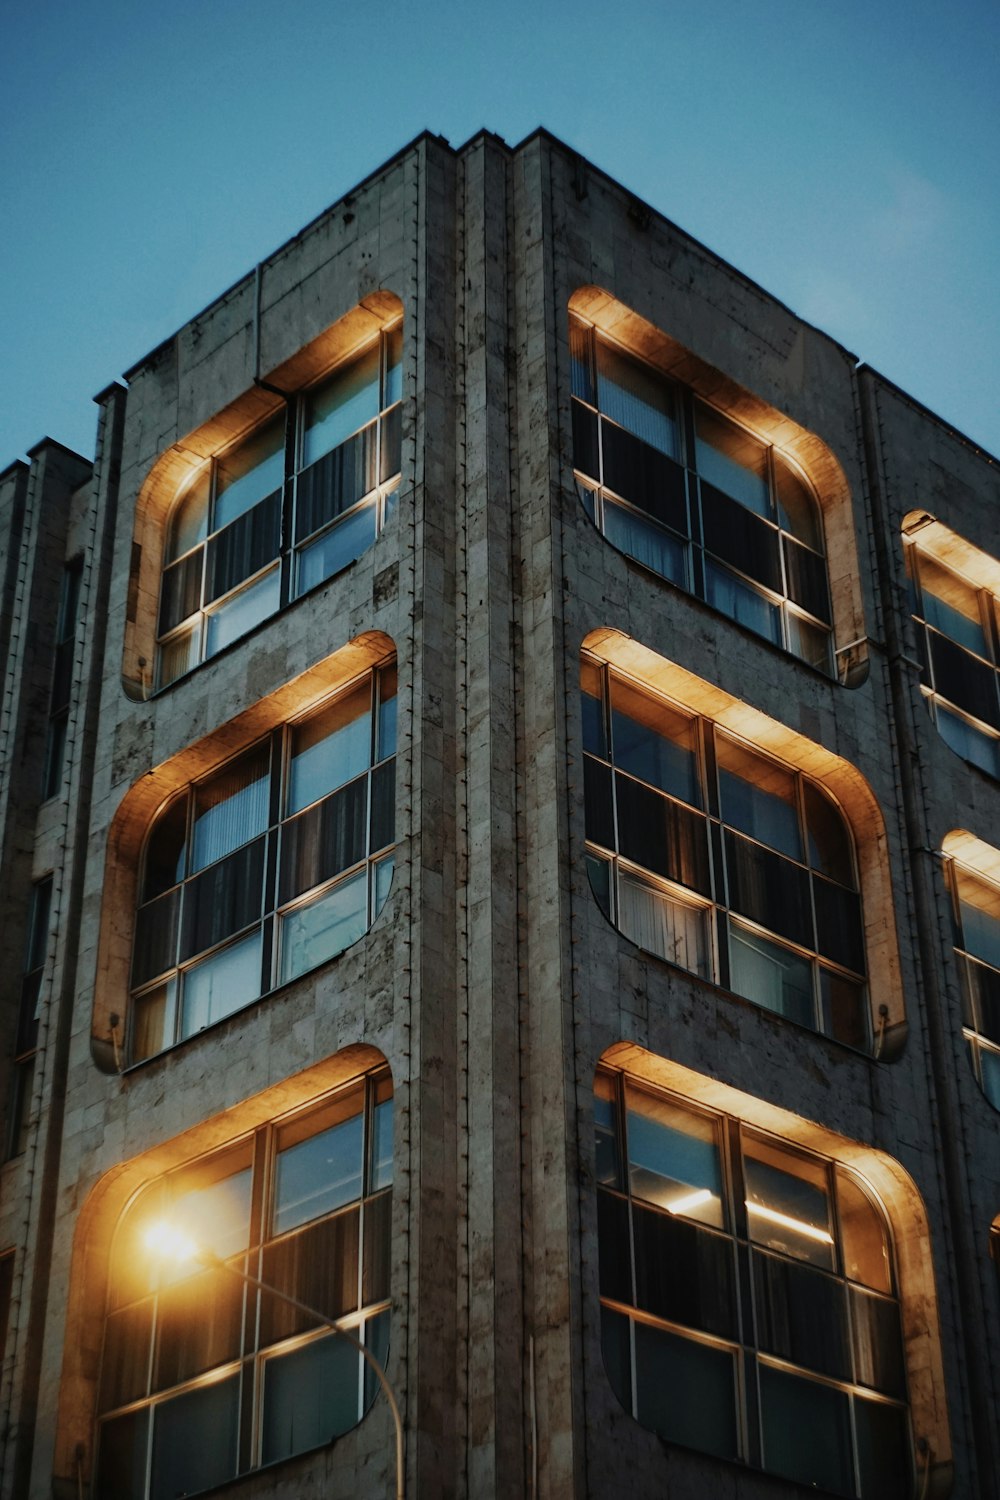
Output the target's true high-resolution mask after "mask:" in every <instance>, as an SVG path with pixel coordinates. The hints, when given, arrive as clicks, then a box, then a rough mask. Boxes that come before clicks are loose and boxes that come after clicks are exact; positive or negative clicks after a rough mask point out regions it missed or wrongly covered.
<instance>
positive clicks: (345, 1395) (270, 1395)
mask: <svg viewBox="0 0 1000 1500" xmlns="http://www.w3.org/2000/svg"><path fill="white" fill-rule="evenodd" d="M360 1359H361V1356H360V1355H359V1354H357V1353H355V1351H354V1349H353V1348H352V1347H351V1345H350V1344H349V1343H348V1342H347V1340H346V1339H343V1338H337V1337H336V1336H335V1335H328V1336H327V1337H325V1338H320V1339H314V1340H313V1341H312V1343H309V1344H306V1345H305V1346H304V1347H303V1348H300V1349H296V1350H294V1351H293V1352H292V1353H291V1354H283V1355H280V1356H275V1357H274V1358H272V1359H269V1360H268V1361H267V1363H266V1364H265V1366H264V1410H263V1415H262V1417H261V1454H260V1457H261V1463H265V1464H269V1463H274V1462H275V1460H277V1459H279V1458H289V1457H290V1456H291V1455H292V1454H293V1453H305V1452H307V1451H308V1449H310V1448H318V1447H319V1446H320V1445H321V1444H323V1443H329V1442H332V1440H333V1439H334V1438H335V1437H339V1436H340V1434H341V1433H342V1432H348V1431H349V1430H350V1428H352V1427H354V1426H355V1425H356V1424H357V1423H358V1421H359V1420H360V1417H361V1411H360V1379H359V1376H360V1371H359V1369H358V1364H359V1361H360Z"/></svg>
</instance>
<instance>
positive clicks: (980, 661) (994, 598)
mask: <svg viewBox="0 0 1000 1500" xmlns="http://www.w3.org/2000/svg"><path fill="white" fill-rule="evenodd" d="M903 541H904V550H905V557H906V572H907V580H908V584H909V591H910V612H911V614H912V616H913V622H914V625H915V626H916V629H917V650H918V655H919V659H920V690H921V692H922V694H923V697H924V701H925V702H926V704H927V708H928V710H929V712H930V715H931V718H932V719H933V721H934V723H935V725H936V727H937V731H938V733H939V734H940V736H941V738H942V739H943V740H944V742H945V744H946V745H948V747H949V748H950V749H951V750H954V752H955V754H956V755H959V756H961V758H962V759H963V760H965V761H968V762H969V763H970V764H971V765H974V766H977V767H978V768H979V769H980V770H981V771H985V772H986V774H987V775H988V776H993V777H995V778H996V779H998V780H1000V563H998V562H997V561H996V560H995V559H994V558H991V557H989V556H988V554H987V553H985V552H981V551H979V549H978V548H976V547H973V546H972V545H971V543H969V542H966V541H965V540H964V539H963V538H962V537H959V536H958V535H957V534H956V533H954V532H952V531H949V530H948V528H947V527H946V526H943V525H942V524H941V523H940V522H938V521H936V520H935V519H934V518H933V517H932V516H929V515H928V514H927V513H926V512H924V511H919V512H915V513H912V514H911V515H910V516H908V517H907V518H906V520H905V521H904V523H903Z"/></svg>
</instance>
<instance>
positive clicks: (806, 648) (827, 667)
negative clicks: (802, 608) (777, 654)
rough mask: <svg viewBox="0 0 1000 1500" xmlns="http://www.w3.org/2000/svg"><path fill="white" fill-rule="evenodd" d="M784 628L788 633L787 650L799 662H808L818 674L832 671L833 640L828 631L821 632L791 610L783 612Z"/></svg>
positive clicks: (817, 627) (816, 626)
mask: <svg viewBox="0 0 1000 1500" xmlns="http://www.w3.org/2000/svg"><path fill="white" fill-rule="evenodd" d="M785 628H786V630H787V631H788V649H789V651H791V652H792V654H793V655H794V656H797V657H798V658H799V659H800V661H804V662H808V663H809V665H810V666H811V667H815V668H816V669H817V671H819V672H827V673H832V671H833V640H832V637H831V635H830V632H829V631H828V630H821V629H820V627H819V626H818V625H812V624H810V622H809V621H808V620H803V618H802V616H801V615H797V614H796V613H795V611H794V610H793V609H787V608H786V610H785Z"/></svg>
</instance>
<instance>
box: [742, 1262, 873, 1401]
mask: <svg viewBox="0 0 1000 1500" xmlns="http://www.w3.org/2000/svg"><path fill="white" fill-rule="evenodd" d="M753 1287H754V1309H755V1312H756V1327H757V1347H758V1348H759V1349H761V1350H762V1351H764V1352H765V1353H767V1354H775V1355H777V1356H778V1358H779V1359H784V1360H788V1361H789V1363H790V1364H795V1365H800V1366H801V1367H802V1368H803V1369H807V1370H815V1371H817V1372H818V1373H819V1374H821V1375H832V1376H834V1377H835V1378H836V1379H839V1380H850V1379H851V1375H852V1373H853V1367H852V1362H851V1336H850V1320H849V1316H848V1310H847V1289H846V1288H845V1286H844V1283H843V1282H842V1281H840V1280H839V1279H837V1278H835V1277H833V1276H828V1275H826V1273H825V1272H824V1271H818V1270H815V1269H814V1268H813V1267H812V1266H805V1265H801V1264H799V1263H798V1262H796V1261H793V1260H787V1259H786V1258H785V1257H784V1256H774V1255H761V1254H760V1253H759V1252H758V1253H756V1254H755V1255H754V1256H753Z"/></svg>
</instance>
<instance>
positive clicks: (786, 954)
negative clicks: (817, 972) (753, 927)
mask: <svg viewBox="0 0 1000 1500" xmlns="http://www.w3.org/2000/svg"><path fill="white" fill-rule="evenodd" d="M729 984H730V987H731V989H732V990H733V991H734V992H735V993H736V994H737V995H742V996H743V997H744V999H746V1000H752V1001H753V1002H754V1004H755V1005H761V1006H763V1007H764V1009H765V1010H773V1011H774V1012H775V1014H776V1015H779V1016H784V1017H785V1018H786V1020H789V1021H796V1022H798V1024H799V1025H800V1026H811V1027H813V1028H815V1025H816V1017H815V1009H814V1005H813V986H812V964H811V963H810V962H809V960H808V959H807V958H803V957H802V956H801V954H798V953H793V952H792V951H791V950H790V949H789V948H783V947H782V946H781V945H780V944H779V943H772V942H769V941H768V939H767V938H765V937H761V935H760V934H759V933H757V932H751V931H750V929H749V928H747V927H741V926H740V924H739V923H738V922H734V921H730V923H729Z"/></svg>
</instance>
